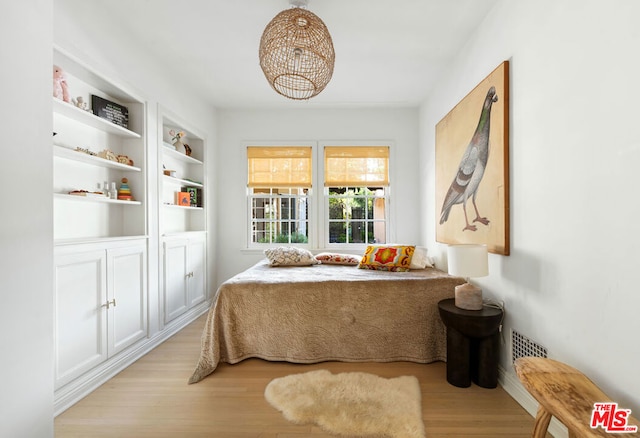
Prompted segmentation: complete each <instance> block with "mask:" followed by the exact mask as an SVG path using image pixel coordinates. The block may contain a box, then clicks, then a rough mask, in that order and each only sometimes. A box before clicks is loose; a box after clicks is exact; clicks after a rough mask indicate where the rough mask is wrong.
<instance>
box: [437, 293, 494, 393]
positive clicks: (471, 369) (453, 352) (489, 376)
mask: <svg viewBox="0 0 640 438" xmlns="http://www.w3.org/2000/svg"><path fill="white" fill-rule="evenodd" d="M454 302H455V299H454V298H449V299H446V300H442V301H440V302H439V303H438V310H439V311H440V318H441V319H442V322H443V323H444V325H445V326H446V327H447V382H449V383H450V384H452V385H454V386H458V387H461V388H466V387H468V386H471V382H472V381H473V382H474V383H475V384H476V385H478V386H481V387H483V388H495V387H496V386H498V360H499V348H500V331H499V329H500V324H501V322H502V317H503V311H502V310H501V309H497V308H494V307H487V306H484V307H483V308H482V309H481V310H465V309H460V308H459V307H456V306H455V304H454Z"/></svg>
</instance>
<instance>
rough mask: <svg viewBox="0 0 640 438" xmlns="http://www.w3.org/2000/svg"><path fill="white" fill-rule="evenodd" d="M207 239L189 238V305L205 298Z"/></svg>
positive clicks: (193, 304)
mask: <svg viewBox="0 0 640 438" xmlns="http://www.w3.org/2000/svg"><path fill="white" fill-rule="evenodd" d="M206 252H207V247H206V241H205V238H204V236H203V237H198V238H193V239H190V240H189V251H188V253H187V257H188V267H189V277H188V278H189V280H188V291H189V306H190V307H193V306H195V305H196V304H199V303H201V302H203V301H204V300H205V297H206V289H205V287H206V285H205V260H206Z"/></svg>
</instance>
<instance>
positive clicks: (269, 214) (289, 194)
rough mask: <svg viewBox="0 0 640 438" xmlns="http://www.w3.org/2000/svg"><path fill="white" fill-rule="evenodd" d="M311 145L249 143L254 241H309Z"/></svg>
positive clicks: (251, 227)
mask: <svg viewBox="0 0 640 438" xmlns="http://www.w3.org/2000/svg"><path fill="white" fill-rule="evenodd" d="M311 153H312V148H311V147H309V146H291V147H284V146H277V147H274V146H264V147H263V146H249V147H248V148H247V159H248V187H249V213H250V227H249V230H250V236H249V242H250V244H261V243H262V244H264V243H266V244H273V243H286V244H291V243H308V242H309V189H310V188H311V175H312V172H311Z"/></svg>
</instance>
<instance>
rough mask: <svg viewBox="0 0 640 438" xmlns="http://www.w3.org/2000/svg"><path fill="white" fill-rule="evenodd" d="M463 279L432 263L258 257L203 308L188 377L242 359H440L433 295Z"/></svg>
mask: <svg viewBox="0 0 640 438" xmlns="http://www.w3.org/2000/svg"><path fill="white" fill-rule="evenodd" d="M462 283H464V279H462V278H460V277H452V276H450V275H448V274H446V273H445V272H442V271H439V270H437V269H433V268H427V269H420V270H411V271H408V272H387V271H376V270H367V269H358V268H357V267H356V266H342V265H328V264H319V265H312V266H287V267H272V266H271V265H270V264H269V262H268V260H267V259H264V260H262V261H260V262H258V263H257V264H255V265H254V266H252V267H251V268H249V269H247V270H246V271H244V272H241V273H240V274H238V275H236V276H234V277H232V278H231V279H229V280H227V281H226V282H224V283H223V284H222V285H221V286H220V287H219V288H218V290H217V292H216V294H215V297H214V301H213V303H212V306H211V308H210V310H209V313H208V316H207V320H206V324H205V327H204V331H203V334H202V345H201V353H200V359H199V360H198V363H197V366H196V369H195V371H194V373H193V375H192V376H191V378H190V379H189V383H196V382H199V381H200V380H202V379H204V378H205V377H206V376H208V375H209V374H211V373H213V372H214V370H215V369H216V367H217V365H218V363H220V362H225V363H229V364H235V363H238V362H240V361H242V360H244V359H247V358H261V359H265V360H270V361H287V362H293V363H317V362H324V361H345V362H394V361H409V362H417V363H430V362H434V361H444V360H446V331H445V330H446V329H445V327H444V325H443V324H442V322H441V320H440V317H439V314H438V306H437V303H438V301H440V300H442V299H445V298H452V297H453V295H454V288H455V286H457V285H459V284H462Z"/></svg>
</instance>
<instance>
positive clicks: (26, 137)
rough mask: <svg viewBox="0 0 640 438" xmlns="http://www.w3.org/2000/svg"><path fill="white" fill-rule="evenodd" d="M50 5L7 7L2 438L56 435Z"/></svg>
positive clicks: (1, 112)
mask: <svg viewBox="0 0 640 438" xmlns="http://www.w3.org/2000/svg"><path fill="white" fill-rule="evenodd" d="M51 17H52V8H51V1H50V0H29V1H22V2H12V3H11V4H6V5H4V7H3V25H2V27H0V58H1V59H2V60H3V61H2V62H3V68H2V69H1V71H0V80H1V82H2V83H3V84H4V87H3V92H2V105H0V127H1V129H0V132H2V136H3V140H2V144H1V145H0V150H1V151H2V158H1V159H0V162H1V163H2V169H1V171H0V184H1V187H3V188H4V190H3V192H4V193H3V200H2V205H1V206H0V298H1V301H0V303H1V304H0V333H2V335H1V336H0V355H1V356H2V359H1V360H0V436H2V437H17V438H22V437H48V436H53V367H52V364H53V338H52V335H51V333H52V327H53V302H52V296H53V265H52V263H51V261H52V256H53V222H52V219H53V198H52V197H51V181H52V165H53V157H52V155H51V148H50V147H47V146H48V145H50V144H51V130H52V123H51V97H50V96H51V60H52V54H51V23H52V20H51Z"/></svg>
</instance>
